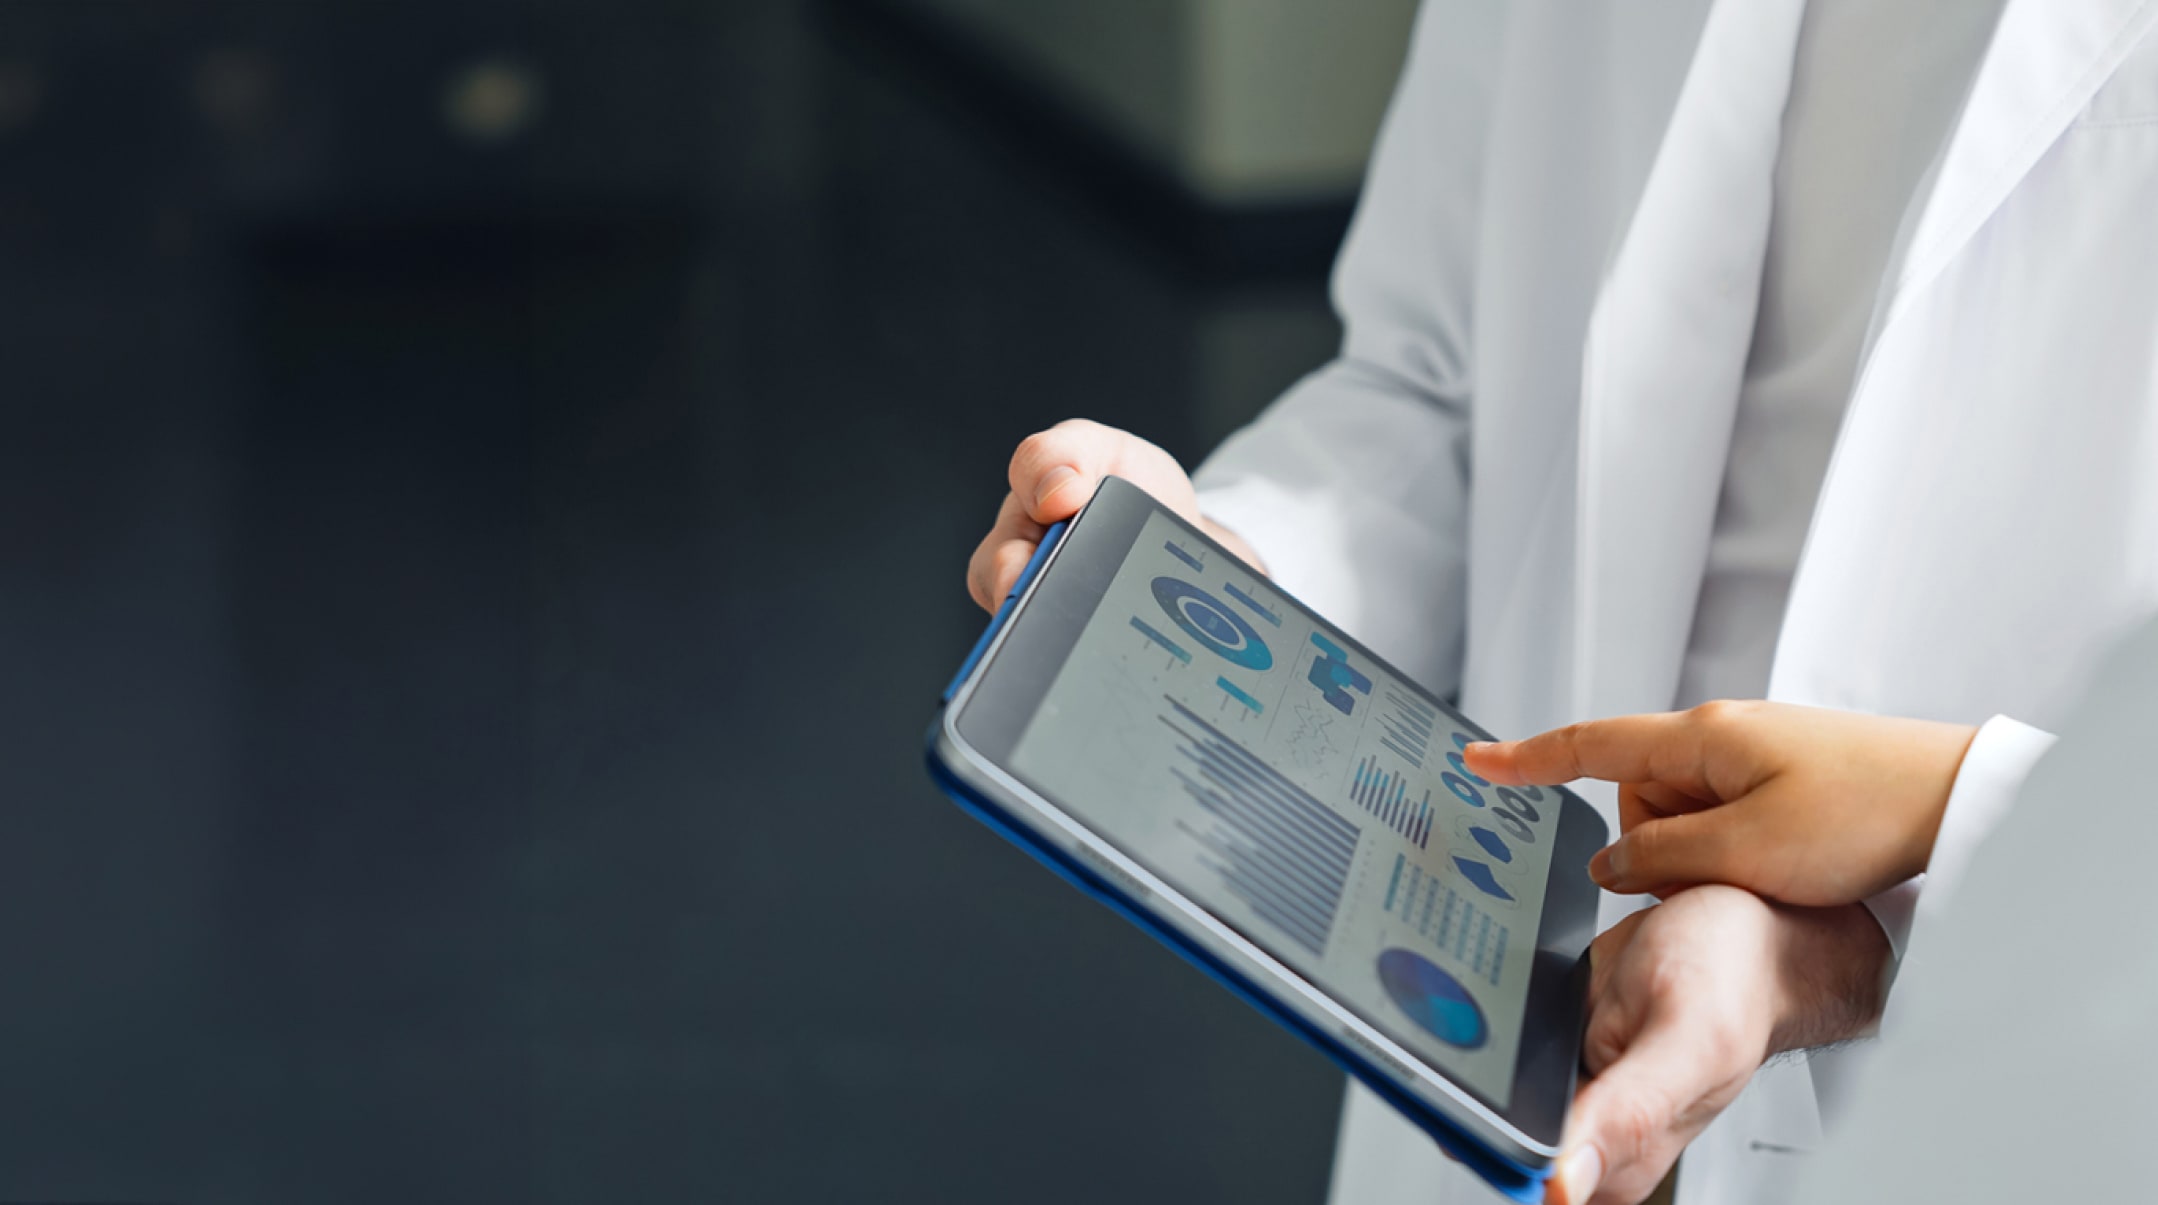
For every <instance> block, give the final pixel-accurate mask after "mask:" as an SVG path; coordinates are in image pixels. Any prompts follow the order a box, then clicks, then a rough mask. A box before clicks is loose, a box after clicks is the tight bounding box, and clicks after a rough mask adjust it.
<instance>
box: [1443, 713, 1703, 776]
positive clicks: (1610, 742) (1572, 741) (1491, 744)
mask: <svg viewBox="0 0 2158 1205" xmlns="http://www.w3.org/2000/svg"><path fill="white" fill-rule="evenodd" d="M1461 752H1462V757H1463V759H1464V760H1466V761H1467V762H1468V764H1469V768H1470V769H1471V770H1474V771H1476V773H1478V774H1480V775H1482V776H1483V777H1485V778H1488V779H1490V780H1491V781H1492V782H1495V783H1499V784H1501V785H1504V786H1558V785H1559V784H1561V783H1568V782H1572V781H1573V780H1575V779H1577V778H1600V779H1603V780H1604V781H1606V782H1654V781H1660V780H1662V779H1663V777H1664V773H1663V772H1659V767H1663V768H1667V769H1666V770H1665V771H1664V772H1668V768H1670V767H1687V768H1694V767H1698V766H1699V765H1700V761H1701V758H1700V753H1701V737H1700V733H1699V731H1698V730H1697V729H1696V728H1695V727H1694V726H1693V725H1690V724H1688V723H1686V722H1685V716H1684V714H1683V713H1679V712H1665V713H1662V714H1657V715H1629V716H1620V717H1618V718H1616V719H1610V720H1590V721H1588V722H1587V723H1582V724H1568V725H1567V726H1566V727H1564V728H1555V729H1553V730H1551V731H1550V732H1546V733H1544V734H1543V735H1541V736H1532V737H1529V738H1528V739H1527V740H1520V741H1477V742H1471V743H1470V744H1469V746H1468V747H1467V748H1465V749H1463V750H1462V751H1461ZM1697 776H1698V773H1697V771H1689V773H1688V775H1687V777H1688V778H1689V779H1690V778H1692V777H1697ZM1674 785H1683V783H1679V784H1674Z"/></svg>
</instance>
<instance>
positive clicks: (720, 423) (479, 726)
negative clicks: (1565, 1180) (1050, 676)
mask: <svg viewBox="0 0 2158 1205" xmlns="http://www.w3.org/2000/svg"><path fill="white" fill-rule="evenodd" d="M475 59H477V60H479V61H483V62H493V63H498V64H499V63H509V64H511V65H512V66H513V67H515V68H516V69H517V70H520V71H524V72H527V73H528V76H536V78H539V79H542V80H544V81H545V84H546V89H545V91H544V92H543V93H541V95H542V97H543V98H544V104H543V106H542V107H541V108H540V109H539V110H538V112H539V117H538V119H537V124H536V126H533V127H531V129H529V130H528V131H527V132H526V133H524V134H523V135H522V136H521V137H512V138H509V139H506V140H505V141H504V142H502V143H500V144H474V143H471V142H470V140H469V139H467V140H466V141H464V142H460V141H459V140H458V138H456V137H453V136H451V135H448V134H445V133H444V132H443V125H442V122H441V120H440V118H439V115H438V111H437V110H438V106H437V103H436V97H437V95H438V86H439V84H440V81H441V80H443V79H444V78H446V73H447V74H448V75H454V73H455V72H456V71H457V70H458V69H459V65H460V64H463V63H467V62H470V61H474V60H475ZM945 85H946V81H944V80H943V78H942V74H941V73H940V72H937V71H925V70H923V69H922V68H921V67H920V66H919V64H915V63H912V62H910V60H909V58H908V56H907V55H905V54H902V53H897V52H895V51H894V50H893V49H892V48H891V47H890V46H889V45H888V44H887V43H886V42H885V40H884V39H882V38H879V37H876V36H864V35H863V33H862V31H861V30H860V29H859V28H857V27H855V26H854V25H852V24H851V23H850V21H849V20H848V19H847V17H846V15H845V10H844V8H839V9H833V8H814V9H805V8H803V7H802V6H800V5H797V4H792V3H785V2H781V0H772V2H768V3H767V2H748V0H719V2H716V3H680V4H669V3H630V4H619V3H618V4H613V5H597V4H594V5H586V6H581V7H580V6H537V7H535V6H523V5H519V6H509V5H502V4H474V3H439V2H438V3H430V4H424V5H423V4H416V3H415V4H379V3H352V4H348V5H331V4H313V5H289V4H270V3H255V4H223V5H200V4H182V3H177V2H173V3H167V2H166V0H139V2H137V3H132V4H130V3H121V2H118V0H113V2H106V3H100V4H96V5H81V4H74V3H64V2H61V0H49V2H46V3H16V4H11V5H9V6H7V7H6V9H5V10H4V12H0V1200H9V1201H12V1200H51V1201H105V1202H119V1201H163V1202H203V1203H209V1202H218V1203H226V1202H230V1203H235V1205H245V1203H254V1202H262V1203H270V1202H276V1203H280V1205H282V1203H285V1202H346V1201H350V1202H381V1201H391V1200H397V1201H411V1202H423V1201H458V1202H472V1201H488V1202H492V1201H548V1202H554V1201H561V1202H584V1201H639V1202H667V1201H698V1202H710V1201H730V1202H731V1201H743V1202H763V1201H775V1202H784V1201H844V1202H861V1201H903V1202H912V1201H922V1202H930V1201H934V1202H940V1203H945V1205H960V1203H964V1202H991V1201H994V1202H1011V1201H1027V1202H1058V1201H1071V1202H1089V1203H1093V1202H1100V1201H1157V1200H1160V1201H1236V1202H1241V1203H1258V1202H1271V1201H1280V1202H1305V1201H1312V1200H1314V1199H1316V1197H1317V1196H1318V1195H1319V1194H1320V1192H1321V1190H1322V1188H1323V1184H1324V1178H1325V1169H1326V1161H1327V1157H1328V1154H1329V1150H1330V1147H1331V1138H1332V1124H1333V1112H1334V1108H1335V1103H1336V1100H1337V1098H1338V1093H1339V1080H1338V1077H1337V1076H1336V1075H1335V1074H1334V1073H1333V1072H1332V1071H1331V1070H1330V1069H1329V1068H1328V1067H1327V1066H1326V1065H1324V1064H1323V1063H1322V1062H1321V1061H1320V1059H1319V1058H1318V1057H1317V1056H1316V1055H1314V1054H1311V1053H1309V1052H1307V1051H1306V1050H1305V1049H1304V1048H1303V1047H1301V1046H1300V1045H1298V1044H1297V1043H1296V1042H1294V1041H1293V1040H1292V1039H1290V1038H1288V1037H1286V1036H1284V1035H1282V1034H1280V1033H1277V1032H1275V1031H1274V1030H1272V1029H1271V1028H1269V1027H1268V1026H1267V1025H1266V1024H1265V1023H1264V1022H1263V1021H1261V1020H1260V1019H1258V1018H1257V1017H1256V1016H1255V1015H1252V1014H1250V1013H1248V1011H1247V1010H1245V1009H1244V1008H1243V1007H1242V1006H1241V1005H1238V1004H1236V1003H1235V1002H1233V1001H1232V1000H1231V999H1229V998H1228V997H1227V996H1226V995H1225V994H1223V993H1222V992H1220V991H1219V990H1218V989H1216V988H1214V987H1213V986H1212V985H1210V984H1209V983H1208V982H1206V981H1205V980H1203V979H1202V978H1201V977H1200V976H1199V975H1198V974H1196V973H1195V972H1191V971H1189V970H1187V969H1186V968H1184V967H1183V966H1182V965H1181V964H1179V963H1177V962H1175V961H1174V960H1173V959H1172V958H1171V957H1170V956H1168V955H1167V954H1165V953H1163V952H1161V951H1159V950H1157V949H1156V948H1154V947H1153V946H1151V945H1150V944H1148V943H1147V942H1146V941H1145V940H1144V939H1143V938H1141V937H1140V936H1139V935H1137V934H1136V933H1135V932H1132V931H1129V930H1128V929H1127V928H1126V926H1124V925H1123V924H1122V923H1121V922H1119V921H1117V920H1115V919H1114V918H1112V917H1110V916H1109V915H1107V914H1106V913H1105V912H1103V911H1101V910H1099V909H1098V908H1097V907H1095V906H1094V905H1091V904H1089V903H1088V902H1086V901H1085V900H1083V899H1082V898H1080V897H1079V896H1078V895H1077V894H1076V893H1075V892H1073V891H1071V890H1070V889H1068V888H1066V887H1064V886H1062V885H1061V884H1059V883H1057V882H1056V881H1055V880H1053V879H1052V878H1051V877H1050V876H1049V875H1048V874H1047V873H1045V872H1043V871H1041V870H1039V869H1037V868H1036V867H1035V866H1034V865H1033V864H1032V863H1030V862H1029V861H1027V860H1026V859H1025V858H1024V857H1022V856H1021V855H1019V854H1018V853H1017V852H1015V851H1013V850H1011V849H1009V848H1007V847H1005V846H1003V845H1002V844H1000V843H999V842H998V840H996V839H995V838H994V837H992V836H991V835H990V834H989V833H987V832H986V831H984V830H982V829H980V828H978V827H977V826H975V825H974V824H973V823H972V822H971V821H969V820H967V819H965V818H964V817H963V816H962V815H961V814H959V813H958V812H957V811H956V810H955V809H953V808H951V807H950V806H949V805H947V804H945V803H943V802H942V801H941V800H940V798H939V796H937V794H936V793H935V792H934V791H933V790H932V789H931V788H930V787H929V785H928V784H927V782H926V780H925V779H924V776H923V774H922V772H921V769H920V759H919V753H918V747H919V744H918V743H919V740H920V735H921V733H922V731H923V729H924V727H925V725H926V724H927V722H928V720H929V717H930V706H931V703H932V701H933V699H934V696H935V693H936V691H937V689H938V688H939V687H941V685H942V684H943V680H944V678H945V677H946V675H947V674H948V673H949V671H950V670H951V668H952V666H953V665H954V664H955V663H956V661H957V659H958V658H959V656H960V655H961V653H962V652H963V651H964V650H965V648H966V646H967V645H968V644H969V642H970V641H971V640H972V638H973V636H974V634H975V632H976V630H977V628H978V625H979V623H980V620H981V617H980V616H979V615H978V614H977V613H975V612H974V611H973V610H972V609H971V607H970V604H968V602H967V600H966V596H965V593H964V590H963V586H962V581H961V567H962V564H963V562H964V560H965V557H966V554H967V552H968V551H969V549H970V548H971V547H972V544H973V542H974V540H975V539H976V538H977V537H978V536H979V534H980V531H981V530H982V528H983V527H984V525H985V523H986V522H987V520H988V518H989V516H990V514H991V512H992V510H993V508H994V505H995V503H996V501H997V499H998V497H999V495H1000V493H1001V490H1002V487H1001V484H1000V482H1001V478H1002V472H1003V462H1004V458H1005V456H1006V455H1007V454H1008V451H1009V448H1010V445H1011V444H1012V443H1013V442H1014V441H1015V440H1016V439H1017V438H1018V437H1019V436H1021V435H1022V434H1024V433H1025V432H1027V431H1029V430H1032V429H1034V428H1037V427H1040V426H1043V425H1046V424H1047V423H1049V422H1052V421H1054V420H1056V419H1059V418H1063V417H1066V416H1068V415H1072V414H1088V415H1092V416H1096V417H1099V418H1102V419H1104V420H1107V421H1111V422H1116V423H1121V424H1126V425H1130V426H1133V427H1136V428H1140V429H1143V430H1145V431H1146V432H1148V433H1149V434H1151V435H1153V436H1154V437H1155V438H1157V439H1158V440H1159V441H1160V442H1162V443H1163V444H1164V445H1165V446H1167V447H1169V448H1170V449H1171V450H1172V451H1175V452H1177V453H1179V454H1180V455H1184V456H1187V457H1190V456H1194V455H1196V454H1197V453H1199V452H1201V451H1203V449H1204V448H1205V446H1206V445H1208V444H1209V443H1211V442H1212V441H1213V440H1214V439H1216V438H1218V437H1219V436H1220V435H1221V434H1222V433H1223V432H1224V431H1226V430H1227V429H1229V428H1231V427H1233V426H1234V425H1235V424H1236V423H1237V422H1239V421H1241V420H1242V419H1243V418H1244V417H1246V416H1248V414H1249V413H1250V412H1251V411H1253V410H1254V409H1256V408H1257V407H1258V406H1259V405H1261V404H1263V403H1264V402H1265V401H1266V400H1267V398H1268V397H1269V396H1271V394H1272V393H1273V392H1275V391H1277V390H1278V389H1279V388H1280V387H1281V386H1282V385H1283V384H1284V383H1285V382H1286V381H1287V380H1288V379H1290V378H1291V377H1293V375H1295V374H1296V373H1297V372H1298V371H1301V370H1302V369H1304V368H1307V367H1309V366H1310V365H1311V364H1312V363H1314V362H1315V361H1316V360H1317V359H1318V358H1319V357H1320V356H1322V355H1323V354H1324V352H1325V350H1326V348H1327V346H1328V344H1329V342H1330V340H1331V338H1332V333H1331V328H1330V326H1329V321H1328V319H1327V318H1326V316H1325V312H1324V307H1323V288H1322V286H1323V281H1322V280H1321V279H1320V278H1318V277H1317V276H1314V275H1310V274H1305V275H1300V276H1292V277H1291V278H1289V279H1286V280H1282V279H1276V280H1275V281H1274V282H1273V283H1270V284H1266V285H1263V286H1262V285H1248V284H1247V285H1237V284H1227V283H1220V282H1218V281H1210V280H1209V278H1208V277H1207V275H1206V274H1205V273H1203V272H1200V271H1198V270H1196V269H1194V268H1193V267H1191V266H1190V265H1189V264H1187V263H1186V262H1185V261H1184V259H1183V258H1182V257H1180V256H1179V254H1178V253H1177V249H1176V248H1174V247H1168V246H1164V245H1162V243H1160V242H1159V241H1149V239H1148V238H1146V237H1144V236H1142V235H1140V234H1138V233H1135V232H1134V231H1132V230H1131V229H1129V228H1128V227H1127V226H1125V225H1124V224H1122V223H1120V222H1117V221H1114V220H1111V219H1109V218H1105V217H1103V216H1102V213H1101V210H1100V209H1099V208H1097V207H1096V206H1095V205H1093V204H1091V203H1090V202H1088V201H1087V200H1086V199H1085V198H1084V196H1083V195H1080V194H1075V193H1074V192H1073V191H1072V189H1071V188H1070V187H1069V185H1070V183H1071V181H1070V179H1069V174H1068V173H1063V172H1059V171H1057V170H1055V169H1054V166H1053V163H1050V162H1048V161H1045V160H1044V159H1043V157H1042V155H1041V154H1040V153H1039V152H1038V151H1030V149H1029V148H1028V147H1027V146H1026V145H1025V144H1024V140H1015V139H1014V138H1013V137H1012V136H1011V127H1010V126H1009V124H1008V123H1002V122H1000V123H997V124H996V125H995V126H993V127H992V126H991V125H990V124H988V123H985V122H982V121H979V120H977V116H978V115H977V112H976V108H977V106H978V104H979V98H976V97H971V96H970V95H969V94H967V93H966V92H964V91H963V90H961V91H954V90H952V89H950V88H948V87H947V86H945Z"/></svg>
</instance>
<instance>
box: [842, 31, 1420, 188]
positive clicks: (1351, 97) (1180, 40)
mask: <svg viewBox="0 0 2158 1205" xmlns="http://www.w3.org/2000/svg"><path fill="white" fill-rule="evenodd" d="M884 2H885V3H887V4H889V5H891V6H893V7H896V8H901V9H910V10H914V11H916V12H918V13H919V14H920V15H923V16H926V17H929V18H932V19H934V20H936V21H938V22H940V23H942V24H943V25H944V26H946V27H948V28H951V29H953V30H954V31H956V32H957V33H959V34H960V35H962V37H963V38H964V39H965V40H966V41H967V43H968V44H969V45H971V46H972V47H974V48H975V49H976V51H977V52H978V53H981V54H984V55H989V56H993V57H995V58H997V59H998V60H999V63H998V65H999V67H1000V68H1002V70H1003V74H1005V75H1007V76H1010V77H1013V78H1019V79H1024V80H1027V81H1028V82H1030V83H1034V84H1037V85H1038V86H1039V87H1040V88H1041V90H1042V91H1043V92H1044V93H1045V94H1046V95H1047V96H1048V97H1049V98H1050V99H1051V100H1052V101H1053V102H1054V103H1057V104H1058V105H1059V106H1060V107H1062V108H1065V109H1067V110H1069V111H1071V112H1073V113H1074V114H1075V115H1077V116H1079V117H1081V118H1082V119H1085V120H1088V121H1090V122H1091V123H1092V124H1094V125H1095V126H1096V127H1098V129H1099V130H1100V131H1101V132H1102V133H1104V134H1106V135H1107V136H1109V137H1110V138H1112V139H1114V140H1116V141H1118V142H1120V143H1122V144H1123V145H1125V146H1126V147H1127V148H1128V149H1130V150H1131V151H1133V152H1135V153H1136V154H1137V155H1138V156H1139V157H1140V158H1142V159H1143V160H1145V161H1146V162H1148V163H1150V164H1152V165H1154V166H1156V167H1158V168H1160V169H1162V170H1163V171H1164V172H1165V173H1166V174H1168V175H1169V176H1170V177H1172V178H1173V179H1175V180H1176V181H1177V182H1178V183H1179V184H1181V185H1182V186H1183V187H1184V188H1185V189H1186V190H1187V191H1189V192H1190V193H1191V194H1192V195H1193V196H1194V197H1196V198H1197V199H1199V200H1200V201H1202V202H1203V203H1206V204H1208V205H1213V206H1218V207H1224V208H1239V207H1247V206H1273V205H1300V204H1309V203H1315V202H1329V201H1341V200H1345V199H1347V198H1349V197H1352V196H1353V195H1354V194H1355V192H1356V189H1357V186H1358V184H1359V183H1360V182H1361V181H1362V178H1363V170H1364V161H1365V157H1366V155H1367V154H1368V153H1369V151H1370V149H1371V141H1372V137H1373V135H1374V134H1375V133H1376V132H1377V130H1378V124H1379V119H1380V117H1381V116H1382V115H1383V114H1384V112H1385V108H1386V100H1387V97H1388V96H1389V95H1391V94H1392V91H1393V86H1394V79H1395V76H1396V75H1397V74H1398V73H1399V71H1400V67H1401V60H1402V56H1403V54H1404V53H1405V51H1406V49H1407V46H1408V37H1409V26H1410V23H1411V21H1412V19H1413V18H1414V15H1415V10H1416V0H1354V2H1353V3H1350V4H1312V3H1308V0H1029V2H1028V3H1024V4H1014V3H1010V2H1009V0H884Z"/></svg>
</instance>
